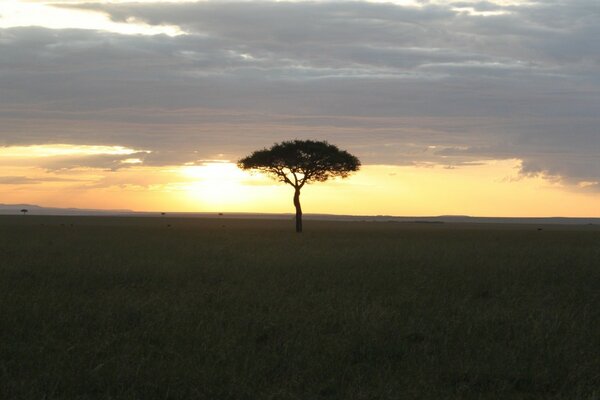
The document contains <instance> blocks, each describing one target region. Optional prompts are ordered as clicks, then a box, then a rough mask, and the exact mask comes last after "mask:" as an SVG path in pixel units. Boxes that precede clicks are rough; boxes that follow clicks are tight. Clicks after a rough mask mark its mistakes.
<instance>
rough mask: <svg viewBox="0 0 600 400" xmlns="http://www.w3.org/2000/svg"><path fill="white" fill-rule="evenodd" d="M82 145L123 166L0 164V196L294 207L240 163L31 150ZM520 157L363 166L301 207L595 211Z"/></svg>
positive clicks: (213, 208) (595, 203)
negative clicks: (149, 162)
mask: <svg viewBox="0 0 600 400" xmlns="http://www.w3.org/2000/svg"><path fill="white" fill-rule="evenodd" d="M5 149H6V148H5ZM13 150H14V149H13ZM38 150H39V149H38ZM0 151H2V150H0ZM4 151H6V150H4ZM82 152H87V153H86V154H98V153H99V152H100V153H101V154H106V153H107V152H113V153H109V154H118V155H122V156H124V157H125V160H124V162H123V165H124V168H122V169H117V170H111V171H107V170H101V169H94V168H73V169H68V170H65V171H52V170H46V169H44V168H42V167H40V166H36V165H21V164H20V163H16V165H12V166H9V165H0V177H3V178H2V179H3V180H0V185H1V187H2V188H3V190H2V193H3V194H2V198H0V203H10V204H15V203H30V204H38V205H41V206H46V207H76V208H93V209H130V210H135V211H166V212H258V213H291V212H293V206H292V194H293V193H292V189H291V188H290V187H289V186H288V185H284V184H282V183H279V182H276V181H274V180H271V179H269V178H267V177H265V176H263V175H260V174H253V173H249V172H246V171H242V170H240V169H238V168H237V166H236V165H235V164H233V163H230V162H206V163H205V164H202V165H185V166H171V167H150V166H145V165H143V164H142V163H140V162H139V161H140V160H137V159H135V158H130V157H127V155H129V154H133V153H134V152H136V150H131V149H124V148H117V147H114V148H113V147H102V146H99V147H95V146H91V147H85V146H84V147H83V148H79V149H77V148H76V147H75V148H72V149H65V148H62V149H61V148H54V149H52V150H51V151H48V149H46V150H44V151H42V150H39V152H38V156H39V157H61V156H67V157H68V156H71V155H72V154H74V153H76V154H81V153H82ZM57 153H60V154H59V155H57ZM13 154H19V155H21V154H22V155H24V154H23V153H21V152H15V153H13ZM31 154H32V153H29V155H30V156H31ZM13 161H14V159H13ZM519 165H520V162H519V160H501V161H488V162H483V163H480V164H478V165H471V166H463V167H458V168H456V169H448V168H444V167H443V166H428V167H417V166H391V165H365V166H363V167H362V169H361V170H360V171H359V172H358V173H356V174H354V175H352V176H351V177H350V178H348V179H336V180H332V181H328V182H325V183H313V184H309V185H307V186H305V187H304V188H303V190H302V198H301V199H302V206H303V210H304V212H306V213H326V214H351V215H410V216H427V215H472V216H515V217H519V216H522V217H524V216H572V217H575V216H581V217H584V216H585V217H593V216H600V207H599V205H600V199H599V197H598V194H597V193H593V192H586V191H585V190H584V188H577V187H565V186H563V185H561V184H560V183H557V182H552V181H549V180H546V179H543V178H541V177H520V176H519V175H518V167H519Z"/></svg>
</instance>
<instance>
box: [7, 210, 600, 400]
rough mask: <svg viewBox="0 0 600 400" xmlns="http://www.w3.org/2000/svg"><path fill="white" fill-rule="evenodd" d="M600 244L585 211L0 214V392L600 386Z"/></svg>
mask: <svg viewBox="0 0 600 400" xmlns="http://www.w3.org/2000/svg"><path fill="white" fill-rule="evenodd" d="M168 225H170V226H168ZM599 260H600V230H598V229H597V228H595V227H578V228H560V227H546V228H544V230H543V231H538V230H537V229H536V227H532V226H500V225H496V226H494V225H450V224H432V225H427V224H401V223H349V222H316V221H307V222H306V232H305V233H304V234H302V235H297V234H295V233H294V232H293V227H292V221H267V220H265V221H258V220H229V219H190V220H183V219H168V218H145V219H144V218H74V217H72V218H67V217H64V218H59V217H35V216H19V217H0V318H1V320H0V343H1V347H0V398H3V399H218V400H225V399H321V398H323V399H328V398H331V399H338V398H339V399H508V398H510V399H569V400H570V399H583V400H592V399H598V398H600V261H599Z"/></svg>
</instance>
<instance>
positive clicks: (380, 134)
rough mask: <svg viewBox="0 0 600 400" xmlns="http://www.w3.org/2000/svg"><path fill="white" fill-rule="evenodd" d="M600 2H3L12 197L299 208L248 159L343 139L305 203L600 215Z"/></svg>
mask: <svg viewBox="0 0 600 400" xmlns="http://www.w3.org/2000/svg"><path fill="white" fill-rule="evenodd" d="M598 37H600V3H598V2H597V0H552V1H541V0H540V1H538V0H529V1H517V0H514V1H499V0H493V1H474V0H470V1H469V0H463V1H459V0H456V1H454V0H452V1H451V0H437V1H435V0H431V1H427V0H406V1H395V2H385V1H269V0H264V1H211V0H206V1H200V2H191V1H175V0H173V1H147V0H146V1H136V2H126V1H115V0H113V1H102V0H96V1H93V2H91V1H90V2H84V1H79V0H53V1H49V0H2V1H1V2H0V203H36V204H40V205H43V206H54V207H79V208H107V209H111V208H119V209H123V208H128V209H135V210H154V211H215V212H218V211H230V212H231V211H241V212H244V211H246V212H291V211H292V209H293V207H292V203H291V196H292V191H291V188H289V187H286V186H284V185H281V184H278V183H276V182H273V181H271V180H269V179H266V178H265V177H262V176H260V175H252V174H249V173H246V172H242V171H240V170H239V169H237V168H236V166H235V160H237V159H239V158H240V157H242V156H244V155H246V154H248V153H249V152H251V151H253V150H256V149H258V148H263V147H267V146H270V145H271V144H272V143H274V142H279V141H282V140H288V139H294V138H298V139H309V138H310V139H321V140H328V141H330V142H331V143H334V144H336V145H338V146H339V147H340V148H342V149H345V150H348V151H350V152H351V153H353V154H355V155H356V156H357V157H359V158H360V159H361V160H362V162H363V168H362V169H361V171H359V172H358V173H356V174H354V175H353V176H352V177H350V178H348V179H345V180H335V181H332V182H327V183H317V184H313V185H310V186H307V187H305V189H303V194H302V201H303V208H304V210H305V212H309V213H311V212H312V213H336V214H389V215H440V214H462V215H465V214H468V215H475V216H484V215H485V216H559V215H560V216H600V128H599V127H600V41H598V40H597V38H598Z"/></svg>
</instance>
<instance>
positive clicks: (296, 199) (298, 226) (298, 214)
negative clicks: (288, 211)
mask: <svg viewBox="0 0 600 400" xmlns="http://www.w3.org/2000/svg"><path fill="white" fill-rule="evenodd" d="M294 207H296V232H297V233H300V232H302V207H300V189H299V188H296V191H295V192H294Z"/></svg>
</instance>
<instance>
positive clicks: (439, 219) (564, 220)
mask: <svg viewBox="0 0 600 400" xmlns="http://www.w3.org/2000/svg"><path fill="white" fill-rule="evenodd" d="M22 209H27V210H28V213H27V214H28V215H63V216H70V215H71V216H86V215H87V216H132V217H133V216H138V217H161V216H162V213H160V212H150V211H132V210H98V209H84V208H54V207H42V206H38V205H35V204H0V215H18V214H21V210H22ZM165 215H166V216H169V217H181V218H261V219H263V218H266V219H288V218H289V219H291V218H293V217H294V215H293V214H268V213H264V214H261V213H218V212H167V213H165ZM305 218H306V219H309V220H310V219H312V220H328V221H372V222H399V223H423V224H436V223H437V224H440V223H494V224H497V223H506V224H560V225H563V224H567V225H589V224H598V225H600V218H571V217H531V218H522V217H470V216H468V215H440V216H431V217H399V216H393V215H332V214H305Z"/></svg>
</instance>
